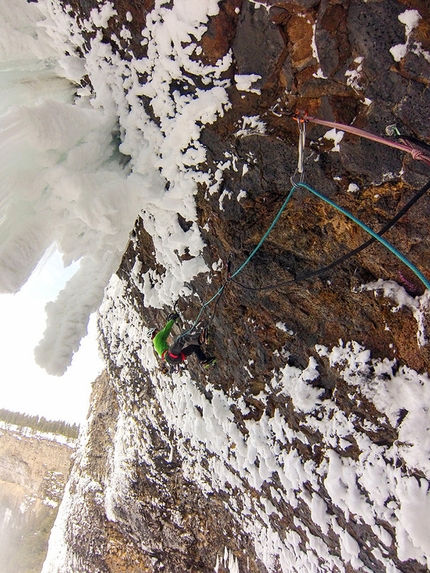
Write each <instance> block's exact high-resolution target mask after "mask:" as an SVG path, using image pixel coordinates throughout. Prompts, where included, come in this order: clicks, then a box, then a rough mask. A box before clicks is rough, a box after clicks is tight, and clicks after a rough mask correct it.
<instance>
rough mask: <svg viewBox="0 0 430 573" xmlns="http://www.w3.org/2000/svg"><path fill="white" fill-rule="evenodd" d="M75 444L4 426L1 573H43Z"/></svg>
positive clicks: (0, 428) (0, 436)
mask: <svg viewBox="0 0 430 573" xmlns="http://www.w3.org/2000/svg"><path fill="white" fill-rule="evenodd" d="M20 418H21V419H22V418H23V416H21V417H20ZM74 443H75V440H74V439H72V438H66V437H64V436H60V435H55V434H46V433H42V432H37V431H34V430H32V429H30V428H28V427H23V426H16V425H11V424H6V423H4V422H0V569H1V571H2V573H39V572H40V571H41V569H42V565H43V561H44V559H45V555H46V551H47V547H48V539H49V535H50V532H51V528H52V525H53V523H54V520H55V517H56V515H57V512H58V507H59V504H60V502H61V499H62V497H63V492H64V488H65V485H66V482H67V479H68V475H69V469H70V462H71V456H72V454H73V451H74Z"/></svg>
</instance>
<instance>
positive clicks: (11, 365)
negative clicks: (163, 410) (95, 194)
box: [0, 253, 102, 422]
mask: <svg viewBox="0 0 430 573" xmlns="http://www.w3.org/2000/svg"><path fill="white" fill-rule="evenodd" d="M73 270H74V268H69V269H66V270H64V269H63V266H62V263H61V259H60V256H59V255H58V254H57V253H55V254H54V255H53V256H52V257H51V258H49V260H47V261H45V262H44V264H41V265H40V266H39V267H38V269H36V271H35V273H34V275H33V276H32V277H31V278H30V280H29V281H28V283H27V284H26V285H24V287H23V288H22V289H21V291H20V292H19V293H18V294H15V295H6V294H2V295H0V316H1V317H2V321H1V324H2V326H1V328H0V408H7V409H10V410H14V411H19V412H25V413H29V414H38V415H40V416H45V417H46V418H49V419H52V420H65V421H67V422H80V421H82V420H83V419H85V416H86V414H87V410H88V403H89V392H90V386H91V382H92V381H93V380H94V379H95V377H96V376H97V374H98V373H99V372H101V370H102V362H101V360H100V358H99V356H98V350H97V343H96V335H95V320H94V317H93V320H92V321H91V328H90V335H89V336H87V337H86V338H85V339H84V341H83V343H82V346H81V349H80V350H79V352H78V353H77V355H76V356H75V357H74V360H73V363H72V366H71V367H70V368H69V369H68V371H67V372H66V374H65V375H64V376H62V377H57V376H49V375H48V374H47V373H46V372H45V370H43V369H42V368H40V367H39V366H37V364H36V363H35V361H34V357H33V351H34V348H35V346H36V345H37V344H38V342H39V341H40V339H41V338H42V334H43V331H44V328H45V311H44V307H45V304H46V302H48V301H49V300H54V299H55V297H56V294H57V292H58V290H59V289H60V288H62V286H63V285H64V283H65V281H66V280H67V279H68V278H69V277H70V275H71V274H72V273H73Z"/></svg>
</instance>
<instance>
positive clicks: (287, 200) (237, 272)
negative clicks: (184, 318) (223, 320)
mask: <svg viewBox="0 0 430 573" xmlns="http://www.w3.org/2000/svg"><path fill="white" fill-rule="evenodd" d="M294 190H295V187H292V188H291V191H290V192H289V193H288V195H287V197H286V199H285V201H284V202H283V203H282V205H281V208H280V209H279V211H278V213H277V214H276V217H275V218H274V219H273V221H272V223H271V225H270V227H269V228H268V229H267V231H266V232H265V233H264V235H263V237H262V238H261V240H260V242H259V243H258V245H257V246H256V247H255V249H254V250H253V251H252V253H251V254H250V255H249V257H248V258H247V259H246V261H245V262H243V263H242V264H241V265H240V267H239V268H238V269H237V270H236V271H235V272H234V273H233V274H232V275H231V276H230V277H228V279H227V280H226V281H225V283H224V284H223V285H222V287H221V288H220V289H219V290H218V292H216V293H215V294H214V295H213V297H212V298H211V299H210V300H208V301H207V302H205V303H204V304H203V305H202V307H201V309H200V311H199V313H198V315H197V318H196V319H195V321H194V323H193V324H192V326H191V327H190V328H189V329H188V330H187V331H186V332H184V333H183V334H182V335H181V336H185V335H186V334H189V333H190V332H192V331H193V330H194V329H195V327H196V326H197V324H198V322H199V320H200V317H201V315H202V313H203V311H204V309H205V308H206V307H207V306H208V305H209V304H210V303H211V302H213V301H214V300H215V299H216V298H217V297H218V296H220V295H221V294H222V292H223V290H224V289H225V287H226V286H227V283H228V281H229V280H231V279H233V278H234V277H235V276H237V275H238V274H239V273H240V272H241V271H242V270H243V269H244V268H245V267H246V265H247V264H248V263H249V261H250V260H251V259H252V257H253V256H254V255H255V253H256V252H257V251H258V249H259V248H260V247H261V245H262V244H263V243H264V241H265V240H266V239H267V237H268V236H269V234H270V233H271V231H272V229H273V227H274V226H275V225H276V223H277V222H278V221H279V218H280V216H281V215H282V212H283V211H284V209H285V207H286V206H287V204H288V202H289V201H290V199H291V197H292V196H293V193H294Z"/></svg>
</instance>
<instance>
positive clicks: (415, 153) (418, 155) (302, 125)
mask: <svg viewBox="0 0 430 573" xmlns="http://www.w3.org/2000/svg"><path fill="white" fill-rule="evenodd" d="M294 119H295V120H296V121H297V124H298V128H299V137H298V163H297V169H296V170H295V173H294V175H293V177H292V178H291V183H292V187H291V189H290V191H289V193H288V195H287V197H286V198H285V200H284V202H283V203H282V205H281V207H280V209H279V210H278V212H277V214H276V216H275V218H274V219H273V221H272V223H271V224H270V226H269V228H268V229H267V231H266V232H265V233H264V235H263V237H262V238H261V240H260V241H259V243H258V244H257V246H256V247H255V248H254V249H253V251H252V252H251V254H250V255H249V256H248V257H247V258H246V260H245V261H244V262H243V263H242V264H241V265H240V266H239V268H238V269H237V270H236V271H235V272H234V273H233V274H230V272H228V276H227V278H226V280H225V281H224V283H223V284H222V286H221V287H220V288H219V290H218V291H217V292H216V293H215V294H214V295H213V296H212V298H211V299H210V300H208V301H207V302H205V303H204V304H203V305H202V306H201V308H200V311H199V313H198V315H197V318H196V320H195V321H194V323H193V324H192V326H191V327H190V328H189V330H187V331H186V332H184V333H183V334H182V335H181V336H185V335H186V334H188V333H190V332H192V331H193V330H194V328H195V327H196V325H197V324H198V323H199V320H200V317H201V315H202V313H203V311H204V310H205V308H206V307H207V306H209V305H210V304H211V303H212V302H213V301H214V300H217V302H216V304H215V307H214V310H213V312H212V316H211V318H210V321H212V320H213V317H214V315H215V310H216V307H217V305H218V304H219V301H220V299H221V296H222V295H223V294H224V292H225V289H226V287H227V285H228V283H229V282H234V283H235V284H237V285H238V286H240V287H242V288H246V289H249V290H254V291H259V290H268V289H274V288H279V287H281V286H286V285H289V284H293V283H297V282H299V281H302V280H307V279H309V278H312V277H314V276H318V275H320V274H323V273H325V272H327V271H328V270H331V269H332V268H334V267H335V266H337V265H339V264H341V263H342V262H344V261H346V260H347V259H349V258H351V257H352V256H354V255H356V254H358V253H359V252H361V251H362V250H364V249H365V248H367V247H369V246H370V245H371V244H372V243H374V242H375V241H378V242H379V243H381V244H382V245H383V246H384V247H386V248H387V249H388V250H389V251H390V252H391V253H392V254H393V255H395V256H396V257H397V258H398V259H399V260H400V261H401V262H402V263H403V264H405V265H406V266H407V267H408V268H409V269H410V270H411V271H412V272H413V273H414V274H415V276H417V277H418V278H419V279H420V281H421V282H422V283H423V284H424V286H425V288H426V289H429V290H430V282H429V281H428V280H427V278H426V277H425V276H424V275H423V273H422V272H421V271H420V270H419V269H418V268H417V267H416V266H415V265H414V264H413V263H411V262H410V261H409V260H408V259H407V258H406V257H405V256H404V255H402V253H400V252H399V251H398V250H397V249H396V248H395V247H394V246H393V245H391V243H389V242H388V241H387V240H386V239H384V238H383V236H382V235H383V234H384V233H386V232H387V231H388V230H389V229H390V228H391V227H392V226H393V225H394V224H395V223H396V222H397V221H398V220H399V219H400V218H401V217H402V216H403V215H404V214H405V213H406V212H407V211H408V210H409V209H410V208H411V207H412V206H413V205H414V204H415V203H416V202H417V201H418V199H420V197H422V196H423V195H424V194H425V193H426V192H427V191H428V190H429V189H430V181H429V182H428V183H427V184H426V185H425V186H424V187H423V188H422V189H421V190H420V191H418V192H417V193H416V194H415V195H414V197H413V198H412V199H411V200H410V201H409V202H408V203H407V204H406V205H405V206H404V207H403V208H402V209H401V210H400V211H399V213H398V214H397V215H396V216H395V217H393V219H391V221H389V222H388V223H387V224H386V225H385V226H384V227H383V228H382V229H381V230H380V231H379V233H376V232H375V231H373V230H372V229H371V228H370V227H368V226H367V225H366V224H365V223H363V222H362V221H360V220H359V219H358V218H357V217H355V216H354V215H352V214H351V213H349V211H347V210H346V209H344V208H343V207H341V206H339V205H337V204H336V203H335V202H334V201H332V200H331V199H329V198H328V197H326V196H325V195H323V194H322V193H320V192H319V191H317V190H316V189H314V188H313V187H311V186H310V185H308V184H306V183H304V151H305V143H306V122H307V121H310V122H312V123H315V124H318V125H323V126H326V127H332V128H335V129H338V130H341V131H346V132H348V133H352V134H354V135H358V136H359V137H364V138H366V139H370V140H372V141H375V142H377V143H382V144H383V145H388V146H390V147H394V148H396V149H399V150H401V151H405V152H407V153H410V154H411V155H412V157H413V158H414V159H415V160H418V161H423V162H424V163H426V164H427V165H429V166H430V156H429V155H427V154H426V153H424V151H430V146H427V145H426V144H425V143H424V144H423V142H419V141H418V140H414V138H410V137H406V136H402V135H401V134H400V133H399V132H398V130H397V128H395V130H394V131H393V134H394V135H395V136H396V137H397V138H398V139H401V140H402V141H403V143H399V142H398V141H391V140H388V139H385V138H382V137H379V136H377V135H373V134H371V133H368V132H366V131H364V130H362V129H358V128H355V127H352V126H349V125H345V124H341V123H337V122H331V121H326V120H321V119H317V118H315V117H311V116H308V115H307V113H306V112H299V113H298V114H296V116H295V117H294ZM391 127H395V126H391ZM396 130H397V131H396ZM417 146H420V147H421V149H418V148H417ZM297 173H298V174H299V176H300V177H299V181H298V182H295V181H294V176H295V175H296V174H297ZM299 188H302V189H304V190H306V191H308V192H310V193H312V194H313V195H315V196H316V197H318V198H319V199H321V200H322V201H324V202H325V203H327V204H329V205H330V206H331V207H333V208H335V209H336V210H337V211H339V212H340V213H342V214H343V215H345V216H346V217H347V218H349V219H350V220H352V221H353V222H354V223H356V224H357V225H358V226H359V227H361V228H362V229H363V230H364V231H366V233H368V234H369V235H371V238H370V239H369V240H368V241H366V242H365V243H363V244H362V245H361V246H360V247H358V248H356V249H354V250H352V251H350V252H349V253H347V254H346V255H344V256H342V257H340V258H339V259H337V260H336V261H334V262H333V263H331V264H330V265H327V266H325V267H323V268H321V269H318V270H316V271H312V272H310V273H307V274H306V275H304V276H302V277H298V278H296V279H292V280H288V281H283V282H281V283H277V284H275V285H269V286H266V287H249V286H247V285H244V284H242V283H240V282H238V281H237V280H236V277H237V275H239V273H241V272H242V271H243V269H244V268H245V267H246V266H247V265H248V263H249V262H250V260H251V259H252V258H253V257H254V255H255V254H256V253H257V251H258V250H259V249H260V247H261V246H262V244H263V243H264V241H265V240H266V239H267V237H268V236H269V234H270V233H271V231H272V230H273V228H274V227H275V225H276V223H277V222H278V221H279V219H280V217H281V215H282V213H283V211H284V210H285V207H286V206H287V205H288V203H289V202H290V200H291V198H292V196H293V194H294V191H296V190H297V189H299Z"/></svg>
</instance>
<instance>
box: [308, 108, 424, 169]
mask: <svg viewBox="0 0 430 573" xmlns="http://www.w3.org/2000/svg"><path fill="white" fill-rule="evenodd" d="M300 118H301V120H302V121H304V122H306V121H310V122H311V123H316V124H317V125H324V126H326V127H332V128H335V129H337V130H339V131H346V132H347V133H352V134H353V135H358V136H359V137H364V138H365V139H370V140H371V141H376V142H377V143H382V144H383V145H388V146H389V147H394V148H395V149H400V150H401V151H406V153H410V154H411V155H412V157H413V158H414V159H416V160H418V161H423V162H424V163H426V164H427V165H430V157H429V156H428V155H426V154H425V153H424V151H423V150H421V149H417V148H416V147H414V146H413V145H411V144H410V143H409V142H410V140H409V142H408V141H407V140H408V139H409V138H404V139H405V143H399V142H398V141H392V140H390V139H386V138H384V137H380V136H379V135H374V134H373V133H369V132H368V131H364V130H363V129H359V128H358V127H353V126H352V125H346V124H344V123H337V122H335V121H327V120H325V119H318V118H316V117H312V116H309V115H306V114H301V115H300Z"/></svg>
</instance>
